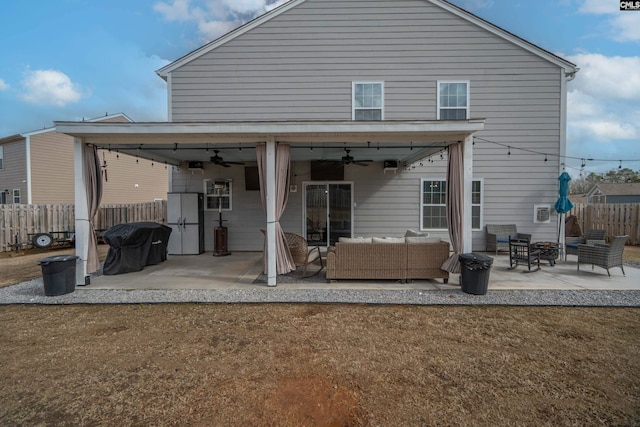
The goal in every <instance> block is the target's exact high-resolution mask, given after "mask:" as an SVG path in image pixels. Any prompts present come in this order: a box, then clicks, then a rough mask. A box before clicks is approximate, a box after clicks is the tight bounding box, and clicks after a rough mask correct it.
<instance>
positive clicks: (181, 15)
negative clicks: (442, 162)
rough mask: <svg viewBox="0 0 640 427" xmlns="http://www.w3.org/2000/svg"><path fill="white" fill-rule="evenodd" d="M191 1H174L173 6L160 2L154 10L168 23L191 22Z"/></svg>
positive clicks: (155, 5) (154, 6)
mask: <svg viewBox="0 0 640 427" xmlns="http://www.w3.org/2000/svg"><path fill="white" fill-rule="evenodd" d="M190 1H191V0H173V1H172V3H171V4H167V3H164V2H158V3H156V4H154V5H153V10H155V11H156V12H159V13H160V14H162V16H164V19H166V20H167V21H189V20H191V19H192V12H191V10H190V8H189V2H190Z"/></svg>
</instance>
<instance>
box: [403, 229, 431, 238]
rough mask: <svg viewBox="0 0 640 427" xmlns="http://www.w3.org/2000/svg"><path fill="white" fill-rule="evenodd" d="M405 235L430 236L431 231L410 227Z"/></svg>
mask: <svg viewBox="0 0 640 427" xmlns="http://www.w3.org/2000/svg"><path fill="white" fill-rule="evenodd" d="M404 237H429V233H425V232H422V231H416V230H411V229H408V230H407V232H406V233H404Z"/></svg>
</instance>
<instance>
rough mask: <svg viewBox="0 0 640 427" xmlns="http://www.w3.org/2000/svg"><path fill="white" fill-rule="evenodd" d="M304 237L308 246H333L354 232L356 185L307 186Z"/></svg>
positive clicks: (342, 183) (310, 183)
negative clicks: (354, 187) (341, 238)
mask: <svg viewBox="0 0 640 427" xmlns="http://www.w3.org/2000/svg"><path fill="white" fill-rule="evenodd" d="M304 196H305V210H304V215H305V218H304V224H305V230H304V233H305V236H306V238H307V241H308V243H309V245H316V246H329V245H334V244H335V242H337V241H338V239H339V238H340V237H351V233H352V231H353V184H352V183H350V182H349V183H345V182H340V183H327V182H321V183H320V182H318V183H315V182H309V183H305V184H304Z"/></svg>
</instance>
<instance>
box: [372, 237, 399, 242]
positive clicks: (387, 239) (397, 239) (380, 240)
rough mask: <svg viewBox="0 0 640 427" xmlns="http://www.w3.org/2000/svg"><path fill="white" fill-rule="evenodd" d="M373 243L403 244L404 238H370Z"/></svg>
mask: <svg viewBox="0 0 640 427" xmlns="http://www.w3.org/2000/svg"><path fill="white" fill-rule="evenodd" d="M371 241H372V242H373V243H404V237H372V238H371Z"/></svg>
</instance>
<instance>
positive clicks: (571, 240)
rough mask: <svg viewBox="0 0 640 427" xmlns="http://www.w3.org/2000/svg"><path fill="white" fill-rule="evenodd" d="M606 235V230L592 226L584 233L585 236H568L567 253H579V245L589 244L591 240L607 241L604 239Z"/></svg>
mask: <svg viewBox="0 0 640 427" xmlns="http://www.w3.org/2000/svg"><path fill="white" fill-rule="evenodd" d="M606 235H607V231H606V230H596V229H593V228H590V229H588V230H587V232H586V233H584V237H567V238H566V243H567V250H566V251H565V255H578V245H584V244H587V243H589V241H591V240H597V241H598V243H605V241H604V239H605V237H606ZM565 259H566V256H565Z"/></svg>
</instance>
